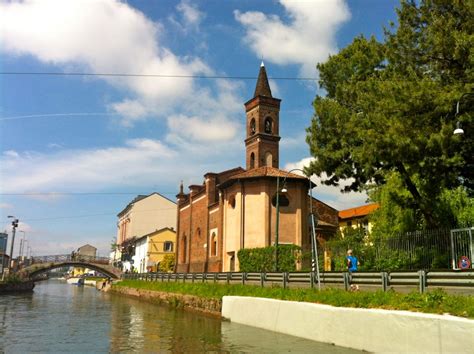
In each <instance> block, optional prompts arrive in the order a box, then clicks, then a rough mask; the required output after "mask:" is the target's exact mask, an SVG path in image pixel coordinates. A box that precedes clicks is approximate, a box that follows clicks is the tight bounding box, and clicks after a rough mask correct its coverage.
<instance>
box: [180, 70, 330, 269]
mask: <svg viewBox="0 0 474 354" xmlns="http://www.w3.org/2000/svg"><path fill="white" fill-rule="evenodd" d="M280 103H281V100H280V99H278V98H275V97H273V96H272V92H271V89H270V85H269V83H268V77H267V73H266V69H265V66H264V65H263V63H262V65H261V67H260V72H259V75H258V79H257V84H256V88H255V92H254V95H253V97H252V98H251V99H250V100H249V101H247V102H246V103H245V104H244V106H245V112H246V139H245V147H246V168H245V169H243V168H241V167H236V168H233V169H229V170H226V171H222V172H219V173H214V172H208V173H206V174H205V175H204V183H203V184H199V185H190V186H189V192H188V193H184V190H183V185H182V184H181V186H180V191H179V193H178V194H177V196H176V197H177V204H178V206H177V208H178V211H177V249H176V271H177V272H228V271H238V270H239V261H238V257H237V253H238V251H239V250H240V249H243V248H257V247H266V246H271V245H273V244H274V243H275V236H276V210H277V208H276V194H277V180H278V182H279V183H280V186H279V188H280V193H279V227H278V235H279V240H278V243H279V244H295V245H298V246H301V247H302V249H303V250H304V251H305V250H306V251H309V250H311V234H310V230H309V227H310V225H309V222H308V219H309V218H308V216H309V213H310V203H312V206H313V209H314V210H315V211H316V214H317V219H318V225H317V235H318V240H320V242H321V241H323V240H324V239H327V237H329V236H330V235H332V234H333V233H334V232H335V231H336V229H337V225H338V211H337V210H336V209H334V208H332V207H330V206H329V205H327V204H325V203H323V202H321V201H319V200H317V199H315V198H313V199H312V200H310V197H309V195H308V191H309V182H308V179H307V178H305V177H303V176H300V175H297V174H293V173H288V172H286V171H283V170H280V169H279V142H280V124H279V122H280ZM283 183H284V185H283ZM313 186H314V185H313ZM282 187H284V188H285V189H284V193H283V192H282Z"/></svg>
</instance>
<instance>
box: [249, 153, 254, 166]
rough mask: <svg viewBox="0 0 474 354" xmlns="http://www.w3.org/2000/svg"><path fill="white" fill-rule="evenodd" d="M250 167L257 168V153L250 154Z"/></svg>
mask: <svg viewBox="0 0 474 354" xmlns="http://www.w3.org/2000/svg"><path fill="white" fill-rule="evenodd" d="M250 168H255V154H254V153H253V152H252V153H251V154H250Z"/></svg>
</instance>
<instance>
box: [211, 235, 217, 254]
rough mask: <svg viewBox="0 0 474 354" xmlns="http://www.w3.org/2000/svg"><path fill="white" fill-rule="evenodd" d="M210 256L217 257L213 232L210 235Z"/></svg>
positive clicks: (215, 237) (215, 236)
mask: <svg viewBox="0 0 474 354" xmlns="http://www.w3.org/2000/svg"><path fill="white" fill-rule="evenodd" d="M211 256H217V235H216V233H215V232H213V233H212V235H211Z"/></svg>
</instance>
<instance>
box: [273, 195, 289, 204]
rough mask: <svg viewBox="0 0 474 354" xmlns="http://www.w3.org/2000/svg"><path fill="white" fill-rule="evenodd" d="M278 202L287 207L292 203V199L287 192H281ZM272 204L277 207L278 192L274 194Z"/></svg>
mask: <svg viewBox="0 0 474 354" xmlns="http://www.w3.org/2000/svg"><path fill="white" fill-rule="evenodd" d="M278 204H279V205H280V207H287V206H289V205H290V200H289V199H288V197H287V196H286V193H280V194H279V195H278ZM272 205H273V206H274V207H276V193H275V194H274V195H273V198H272Z"/></svg>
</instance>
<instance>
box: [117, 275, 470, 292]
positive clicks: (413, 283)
mask: <svg viewBox="0 0 474 354" xmlns="http://www.w3.org/2000/svg"><path fill="white" fill-rule="evenodd" d="M122 278H123V279H132V280H133V279H136V280H145V281H161V282H170V281H173V282H183V283H226V284H251V285H260V286H262V287H264V286H271V285H275V284H279V285H281V286H282V287H283V288H287V287H311V288H314V287H316V286H317V278H316V274H315V273H313V272H290V273H287V272H281V273H277V272H271V273H264V272H262V273H259V272H255V273H239V272H225V273H162V272H159V273H129V274H127V273H126V274H122ZM320 280H321V284H323V285H324V286H336V287H343V288H345V289H346V290H349V289H350V288H351V285H364V286H367V287H372V288H374V287H375V288H380V289H382V290H383V291H387V290H389V289H390V288H394V289H397V287H398V288H399V287H405V288H410V287H412V288H418V290H419V291H420V292H421V293H423V292H425V291H426V289H427V288H429V287H443V288H445V287H453V288H456V287H458V288H459V287H463V288H472V290H473V293H474V271H462V272H460V271H430V272H427V271H424V270H420V271H418V272H413V271H409V272H392V273H389V272H357V273H352V274H350V273H348V272H322V273H321V274H320Z"/></svg>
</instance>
